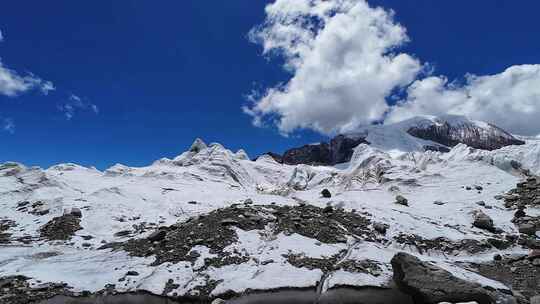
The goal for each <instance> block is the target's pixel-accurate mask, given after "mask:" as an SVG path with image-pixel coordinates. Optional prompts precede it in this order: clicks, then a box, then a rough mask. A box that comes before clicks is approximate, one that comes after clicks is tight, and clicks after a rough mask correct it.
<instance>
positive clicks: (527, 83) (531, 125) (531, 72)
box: [389, 65, 540, 135]
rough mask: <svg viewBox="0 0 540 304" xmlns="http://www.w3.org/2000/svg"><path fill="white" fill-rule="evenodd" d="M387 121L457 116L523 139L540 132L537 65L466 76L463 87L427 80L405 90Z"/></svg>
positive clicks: (436, 80)
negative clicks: (444, 115)
mask: <svg viewBox="0 0 540 304" xmlns="http://www.w3.org/2000/svg"><path fill="white" fill-rule="evenodd" d="M407 95H408V96H407V99H406V100H404V101H401V105H400V106H399V107H396V108H394V109H393V110H392V112H391V114H390V115H389V121H399V120H403V119H405V118H410V117H412V116H416V115H423V114H429V115H439V114H445V113H449V114H458V115H466V116H468V117H470V118H472V119H477V120H483V121H487V122H491V123H493V124H496V125H498V126H500V127H502V128H503V129H506V130H510V131H512V132H514V133H517V134H522V135H536V134H538V132H539V131H540V119H539V118H540V65H518V66H512V67H510V68H508V69H506V70H505V71H504V72H502V73H500V74H495V75H489V76H476V75H468V76H467V79H466V83H465V84H464V85H456V84H453V83H449V82H448V80H447V79H446V78H444V77H428V78H425V79H421V80H418V81H416V82H414V83H413V84H412V85H411V86H410V87H409V88H408V94H407Z"/></svg>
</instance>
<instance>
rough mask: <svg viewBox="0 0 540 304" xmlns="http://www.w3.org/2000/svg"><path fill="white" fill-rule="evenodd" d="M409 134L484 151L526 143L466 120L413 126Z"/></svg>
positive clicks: (485, 124)
mask: <svg viewBox="0 0 540 304" xmlns="http://www.w3.org/2000/svg"><path fill="white" fill-rule="evenodd" d="M407 133H409V134H410V135H412V136H414V137H418V138H422V139H425V140H431V141H433V142H436V143H439V144H442V145H445V146H448V147H453V146H456V145H457V144H459V143H462V144H466V145H467V146H469V147H473V148H476V149H482V150H496V149H500V148H502V147H505V146H510V145H524V144H525V142H524V141H522V140H519V139H517V138H515V137H514V136H512V135H511V134H510V133H508V132H506V131H504V130H503V129H501V128H499V127H496V126H494V125H491V124H487V123H482V124H479V123H475V122H473V121H469V120H467V119H464V118H460V119H457V118H455V117H451V119H448V120H446V119H445V118H440V119H439V118H437V119H435V120H433V121H429V122H427V120H426V121H424V123H422V124H418V125H416V126H411V127H410V128H409V129H408V130H407Z"/></svg>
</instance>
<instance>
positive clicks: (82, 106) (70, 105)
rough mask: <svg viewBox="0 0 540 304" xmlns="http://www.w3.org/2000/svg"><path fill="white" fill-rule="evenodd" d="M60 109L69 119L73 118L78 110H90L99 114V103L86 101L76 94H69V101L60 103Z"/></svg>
mask: <svg viewBox="0 0 540 304" xmlns="http://www.w3.org/2000/svg"><path fill="white" fill-rule="evenodd" d="M58 110H59V111H60V112H62V113H64V116H65V117H66V119H67V120H71V119H72V118H73V117H74V116H75V113H76V112H77V111H90V112H92V113H94V114H99V108H98V106H97V105H95V104H93V103H90V102H86V101H84V100H83V99H82V98H81V97H79V96H77V95H75V94H71V95H69V97H68V101H67V102H65V103H62V104H60V105H58Z"/></svg>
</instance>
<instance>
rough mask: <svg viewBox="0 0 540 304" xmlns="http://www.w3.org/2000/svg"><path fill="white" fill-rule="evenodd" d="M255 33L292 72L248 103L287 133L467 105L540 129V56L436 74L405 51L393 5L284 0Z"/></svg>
mask: <svg viewBox="0 0 540 304" xmlns="http://www.w3.org/2000/svg"><path fill="white" fill-rule="evenodd" d="M250 39H251V40H252V41H255V42H257V43H259V44H261V45H262V46H263V54H265V55H276V54H277V55H280V56H282V58H283V59H284V68H285V69H286V70H287V71H289V72H290V73H291V74H292V76H291V78H290V79H289V80H288V81H287V82H285V83H283V84H280V85H277V86H274V87H271V88H268V89H266V90H265V91H262V92H259V94H250V96H249V98H248V100H249V101H250V105H248V106H244V107H243V111H244V112H245V113H247V114H248V115H250V116H252V118H253V124H254V125H256V126H263V125H264V124H265V123H266V122H268V121H270V122H271V123H274V124H276V125H277V126H278V128H279V130H280V131H281V132H282V133H283V134H288V133H290V132H292V131H294V130H295V129H298V128H308V129H313V130H315V131H318V132H320V133H324V134H332V133H335V132H344V131H350V130H353V129H354V128H356V127H358V126H359V125H365V124H369V123H372V122H373V121H377V120H379V121H380V120H383V119H384V120H385V122H395V121H399V120H402V119H406V118H410V117H412V116H416V115H423V114H429V115H441V114H458V115H466V116H468V117H470V118H473V119H478V120H484V121H487V122H491V123H493V124H496V125H498V126H500V127H502V128H504V129H506V130H508V131H510V132H513V133H516V134H523V135H536V134H538V133H539V132H540V119H539V117H540V65H516V66H512V67H509V68H508V69H507V70H505V71H504V72H502V73H500V74H495V75H487V76H477V75H470V74H469V75H466V77H465V81H464V83H458V82H452V81H449V80H448V79H447V78H446V77H444V76H429V75H431V74H432V73H433V71H431V70H430V69H429V68H430V66H429V64H422V63H421V62H420V60H418V59H416V58H414V57H413V56H411V55H408V54H403V53H398V52H397V48H399V47H400V46H402V45H403V44H404V43H406V42H407V41H408V37H407V35H406V30H405V28H404V27H403V26H401V25H399V24H397V23H396V22H395V21H394V19H393V12H392V11H386V10H384V9H382V8H372V7H369V5H368V4H367V3H366V2H365V0H276V1H275V2H273V3H272V4H269V5H267V7H266V19H265V22H264V24H262V25H261V26H259V27H256V28H255V29H253V30H252V31H251V32H250ZM426 74H427V76H426ZM411 83H412V84H411ZM403 88H406V90H405V93H407V94H406V95H405V97H403V100H401V101H399V103H398V105H396V106H389V105H388V104H387V102H386V99H388V97H390V98H395V97H394V96H390V95H391V94H392V93H393V92H395V90H397V89H403Z"/></svg>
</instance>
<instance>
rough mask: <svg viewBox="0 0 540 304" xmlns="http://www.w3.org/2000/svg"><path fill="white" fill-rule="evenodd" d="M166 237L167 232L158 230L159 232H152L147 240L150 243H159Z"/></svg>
mask: <svg viewBox="0 0 540 304" xmlns="http://www.w3.org/2000/svg"><path fill="white" fill-rule="evenodd" d="M166 235H167V231H165V230H163V229H159V230H156V231H154V232H152V234H150V235H149V236H148V237H147V239H148V240H149V241H150V242H159V241H162V240H163V239H164V238H165V236H166Z"/></svg>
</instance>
